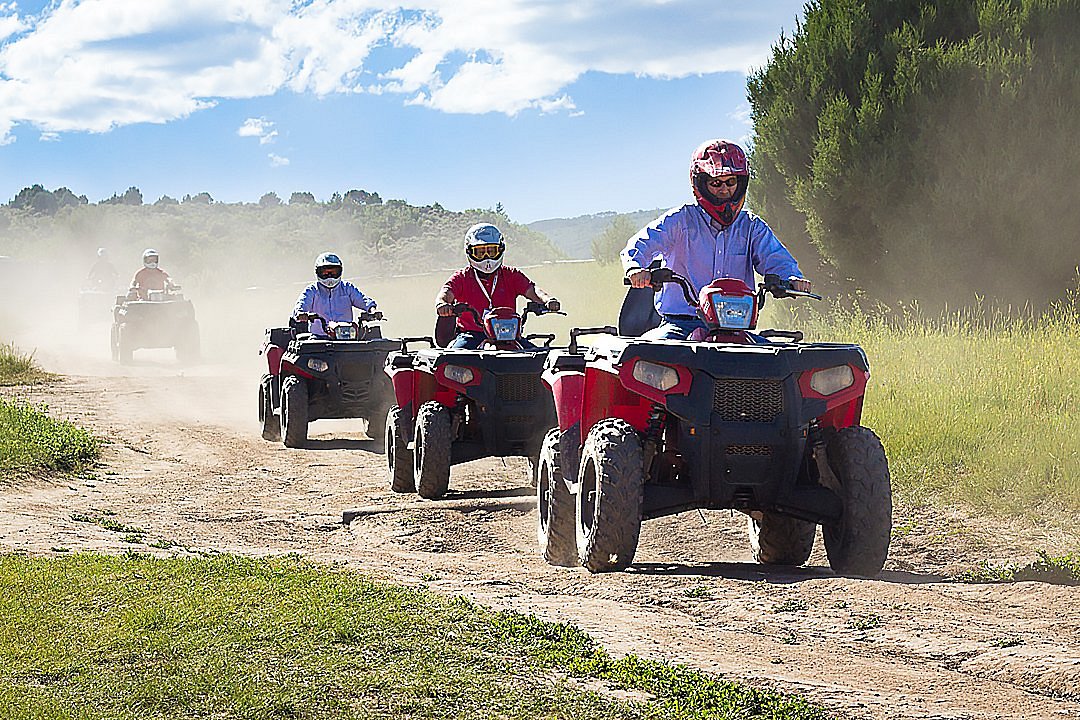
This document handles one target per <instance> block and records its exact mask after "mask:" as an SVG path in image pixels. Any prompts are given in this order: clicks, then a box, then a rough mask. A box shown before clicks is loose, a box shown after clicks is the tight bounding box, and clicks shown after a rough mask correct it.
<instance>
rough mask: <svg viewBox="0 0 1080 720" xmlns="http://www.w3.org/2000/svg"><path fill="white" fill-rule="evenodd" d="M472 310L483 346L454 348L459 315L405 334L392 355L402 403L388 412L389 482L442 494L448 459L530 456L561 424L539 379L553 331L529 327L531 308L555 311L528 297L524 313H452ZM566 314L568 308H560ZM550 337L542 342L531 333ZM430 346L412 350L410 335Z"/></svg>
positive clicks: (390, 366)
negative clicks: (420, 333) (427, 332)
mask: <svg viewBox="0 0 1080 720" xmlns="http://www.w3.org/2000/svg"><path fill="white" fill-rule="evenodd" d="M466 312H467V313H472V314H473V316H474V317H475V318H476V320H477V323H478V324H479V325H480V326H481V327H483V328H484V332H485V335H486V340H485V341H484V343H483V344H482V345H481V347H480V348H479V349H477V350H461V349H449V348H446V347H445V346H446V345H447V344H449V342H450V341H451V340H453V338H454V322H455V318H454V317H446V318H439V321H437V323H436V331H435V339H434V340H433V339H432V338H405V339H403V340H402V341H401V348H400V350H399V351H398V352H395V353H392V354H391V355H390V356H389V357H388V358H387V362H386V372H387V374H388V375H389V376H390V377H391V378H392V380H393V383H394V394H395V396H396V400H397V405H396V406H395V407H393V408H392V409H391V410H390V414H389V415H388V416H387V418H386V459H387V466H388V469H389V473H390V487H391V488H392V489H393V490H394V491H395V492H414V491H415V492H418V493H419V494H420V496H421V497H425V498H432V499H433V498H439V497H442V496H443V495H444V494H445V493H446V491H447V488H448V486H449V483H450V466H451V465H456V464H458V463H463V462H468V461H469V460H476V459H479V458H483V457H508V456H524V457H528V458H532V459H533V460H534V461H535V459H536V457H537V455H538V453H539V452H540V444H541V442H542V440H543V437H544V433H545V432H546V431H547V430H548V428H550V427H551V426H552V425H554V424H555V406H554V404H553V403H552V399H551V393H550V392H548V390H547V388H545V387H544V385H543V383H542V382H541V381H540V373H541V372H543V369H544V359H545V358H546V357H547V354H548V347H549V346H550V344H551V342H552V341H553V340H554V339H555V336H554V335H529V336H527V337H525V338H522V334H521V332H522V328H523V327H524V325H525V320H526V318H527V317H528V315H529V313H532V314H534V315H543V314H546V313H548V312H552V311H549V310H547V309H546V308H545V306H544V305H542V304H541V303H534V302H530V303H528V304H527V305H526V306H525V311H524V312H523V313H522V314H521V315H520V316H519V315H518V314H517V312H516V311H515V310H514V309H513V308H492V309H491V310H489V311H488V312H487V313H485V315H484V317H483V319H481V318H480V317H479V316H478V315H477V313H476V311H475V310H473V309H472V308H470V307H469V306H468V305H465V304H464V303H458V304H457V305H455V306H454V313H455V316H456V315H460V314H462V313H466ZM559 314H562V313H559ZM541 338H542V339H544V340H545V344H544V346H543V347H540V348H537V347H535V346H534V345H533V344H532V343H531V341H532V340H534V339H541ZM413 341H426V342H428V343H429V345H430V347H428V348H423V349H420V350H415V351H409V350H408V343H410V342H413Z"/></svg>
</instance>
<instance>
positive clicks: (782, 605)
mask: <svg viewBox="0 0 1080 720" xmlns="http://www.w3.org/2000/svg"><path fill="white" fill-rule="evenodd" d="M806 607H807V606H806V601H805V600H801V599H799V598H788V599H787V600H784V601H783V602H779V603H777V604H776V605H773V609H772V611H773V612H774V613H795V612H803V611H805V610H806Z"/></svg>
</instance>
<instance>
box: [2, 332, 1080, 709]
mask: <svg viewBox="0 0 1080 720" xmlns="http://www.w3.org/2000/svg"><path fill="white" fill-rule="evenodd" d="M39 360H41V361H42V362H44V364H45V365H46V366H47V367H49V369H55V370H60V371H67V372H72V371H74V372H75V374H72V375H69V376H68V378H67V379H66V380H64V381H62V382H60V383H57V384H55V385H52V386H48V387H44V388H38V389H34V390H33V391H31V392H28V391H26V390H25V389H23V390H18V389H15V390H12V389H9V390H8V391H7V392H6V394H8V395H11V394H12V393H18V394H20V395H22V396H23V397H29V398H30V399H31V400H32V401H34V402H45V403H47V404H48V405H49V407H50V410H51V412H53V413H54V414H56V415H58V416H61V417H65V418H68V419H71V420H73V421H76V422H78V423H80V424H82V425H84V426H86V427H88V428H90V429H92V430H93V431H94V432H95V433H96V434H98V435H99V436H101V437H103V438H105V439H106V442H107V443H108V444H107V446H106V448H105V451H104V455H103V462H102V466H101V467H100V468H99V469H98V470H97V471H96V473H95V477H93V478H92V479H89V480H75V481H67V480H64V481H60V482H56V481H52V480H48V479H40V478H39V479H34V478H21V479H18V480H17V481H16V482H15V483H14V485H9V484H0V551H4V552H8V551H13V550H16V551H28V552H32V553H41V554H50V553H56V552H63V551H88V550H96V551H106V552H122V551H127V550H135V551H139V552H152V553H158V554H162V555H167V554H169V553H178V552H198V551H221V552H233V553H243V554H251V555H264V554H279V553H290V552H296V553H301V554H303V555H305V556H307V557H310V558H313V559H316V560H319V561H325V562H339V563H344V564H346V565H347V566H349V567H352V568H355V569H357V570H362V571H364V572H368V573H372V574H374V575H377V576H382V577H386V578H388V579H391V580H393V581H394V582H401V583H409V584H424V585H426V586H428V587H429V588H431V589H434V590H436V591H439V592H446V593H456V594H464V595H467V596H469V597H471V598H473V599H475V600H477V601H480V602H482V603H485V604H488V605H490V606H495V607H499V608H512V609H515V610H519V611H522V612H528V613H534V614H536V615H538V616H540V617H542V618H545V619H548V620H556V621H566V622H571V623H574V624H576V625H578V626H579V627H581V628H583V629H585V630H586V631H588V632H589V633H591V634H592V635H593V636H594V637H596V638H597V639H598V640H600V641H602V642H603V643H604V644H605V645H606V646H607V647H609V649H611V650H612V651H614V652H616V653H618V652H632V653H635V654H638V655H640V656H644V657H649V658H656V659H664V660H669V661H674V662H682V663H687V664H690V665H693V666H697V667H700V668H702V669H704V670H706V671H708V672H711V673H717V674H721V675H723V676H725V677H729V678H734V679H740V680H744V681H747V682H751V683H755V684H758V685H763V686H767V687H772V688H776V689H780V690H783V691H788V692H797V693H802V694H803V695H805V696H806V697H808V698H809V699H811V700H813V701H815V702H818V703H822V704H824V705H826V706H828V707H830V708H832V709H833V710H834V711H835V712H836V713H837V714H838V715H839V716H841V717H850V718H971V719H975V718H979V719H982V718H1003V717H1008V718H1074V717H1080V689H1078V688H1080V588H1076V587H1063V586H1056V585H1049V584H1043V583H1032V582H1022V583H1012V584H995V585H987V584H963V583H958V582H953V581H951V580H950V579H949V578H951V577H953V576H955V574H956V573H957V572H959V571H960V570H962V569H964V568H971V567H975V566H977V565H978V564H979V563H980V562H982V561H992V562H1001V561H1013V562H1024V563H1026V562H1030V561H1031V560H1033V559H1034V558H1035V550H1037V549H1045V550H1048V551H1050V552H1051V553H1054V552H1065V551H1068V550H1072V549H1075V547H1076V546H1077V542H1076V538H1073V537H1068V536H1064V535H1052V534H1049V533H1048V532H1047V531H1045V530H1040V529H1039V528H1025V527H1019V526H1011V527H1008V528H1002V527H1000V526H999V525H997V524H985V521H982V520H980V519H978V518H970V517H960V516H957V517H939V516H936V515H934V514H931V513H929V512H925V511H918V510H914V509H912V508H902V507H901V508H898V509H897V511H896V517H895V518H894V524H895V526H896V528H897V530H896V537H895V538H894V543H893V548H892V551H891V553H890V558H889V561H888V563H887V564H886V570H885V572H884V573H883V574H882V576H881V578H880V579H878V580H872V581H868V580H850V579H846V578H838V577H836V576H834V575H833V574H832V573H831V572H830V571H829V570H828V565H827V562H826V561H825V558H824V554H823V552H822V550H821V541H820V537H819V539H818V543H817V547H816V548H815V551H814V555H813V556H812V558H811V561H810V564H809V566H808V567H806V568H803V569H799V570H795V571H791V570H787V571H783V570H775V569H771V568H764V567H762V566H759V565H756V564H754V563H753V562H752V561H751V560H750V552H749V548H748V545H747V540H746V535H745V525H744V519H743V517H742V516H741V515H738V514H736V515H734V516H732V515H730V514H728V513H720V512H713V513H696V512H695V513H689V514H684V515H681V516H678V517H674V518H668V519H664V520H657V521H652V522H649V523H646V524H645V526H644V528H643V533H642V542H641V547H640V550H639V552H638V555H637V558H636V562H635V564H634V566H633V567H632V568H631V569H630V571H628V572H625V573H618V574H608V575H599V576H594V575H590V574H589V573H587V572H586V571H584V570H583V569H577V570H566V569H560V568H553V567H549V566H547V565H546V564H545V563H544V562H543V560H542V559H541V558H540V557H539V555H538V554H537V551H536V540H535V529H534V523H535V518H536V513H535V509H534V500H533V495H532V489H531V487H530V484H529V481H528V477H527V472H526V467H525V464H524V462H523V461H517V460H513V461H507V462H505V463H504V462H501V461H492V460H485V461H479V462H475V463H470V464H468V465H465V466H462V467H458V468H455V469H454V470H453V473H452V475H451V484H450V487H451V493H450V494H449V495H448V497H447V498H446V499H445V500H442V501H438V502H431V501H423V500H420V499H419V498H417V497H416V496H402V495H397V494H394V493H391V492H390V491H389V488H388V485H387V482H386V479H385V471H384V465H383V462H384V458H383V456H381V455H379V454H376V453H374V452H373V451H372V450H371V443H369V442H366V441H364V440H362V438H363V437H364V435H363V434H362V433H360V432H358V431H359V429H360V427H361V426H359V425H353V426H349V425H345V426H342V425H341V424H338V425H334V424H331V423H317V424H316V425H313V426H312V434H313V438H314V439H313V442H312V443H311V447H310V448H309V449H304V450H289V449H285V448H284V447H282V446H281V445H280V444H276V443H275V444H271V443H267V442H264V441H263V440H261V439H260V438H259V435H258V427H257V422H256V385H257V378H258V368H257V365H255V362H256V360H257V358H252V363H251V366H250V367H245V368H243V370H242V372H239V371H237V370H231V371H229V372H226V371H225V370H224V369H223V368H221V367H213V366H202V367H199V368H194V369H192V370H188V371H182V370H180V369H178V368H177V367H176V366H175V365H174V364H173V362H172V359H171V356H170V355H169V354H168V352H167V351H165V354H164V355H161V356H158V355H154V354H151V355H150V356H149V359H147V360H142V361H140V362H139V363H138V364H137V365H135V366H133V367H130V368H123V369H120V368H117V367H116V366H113V365H110V364H108V363H107V362H97V363H85V362H80V363H77V364H74V366H71V365H72V363H66V364H65V362H64V357H63V356H62V355H52V356H49V355H46V356H40V355H39ZM65 365H67V366H65ZM328 431H333V433H334V434H333V435H330V434H326V433H327V432H328ZM343 516H346V517H348V519H349V520H350V522H348V523H347V524H346V523H345V522H343ZM94 518H109V519H111V520H113V521H115V522H116V523H119V524H120V525H123V526H126V527H127V530H125V531H120V532H117V531H112V530H108V529H106V528H105V527H104V526H103V525H102V524H100V523H95V522H92V520H93V519H94Z"/></svg>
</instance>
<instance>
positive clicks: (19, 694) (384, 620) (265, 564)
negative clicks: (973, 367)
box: [0, 554, 826, 720]
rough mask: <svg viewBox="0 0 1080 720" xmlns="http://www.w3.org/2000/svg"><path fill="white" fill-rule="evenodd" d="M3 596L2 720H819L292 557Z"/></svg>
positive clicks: (93, 568)
mask: <svg viewBox="0 0 1080 720" xmlns="http://www.w3.org/2000/svg"><path fill="white" fill-rule="evenodd" d="M0 587H3V588H4V592H3V593H0V707H3V708H5V711H6V712H5V718H10V719H11V720H22V719H24V718H25V719H27V720H28V719H29V718H35V719H41V720H53V719H60V718H64V719H66V718H87V719H90V718H110V719H113V718H115V719H117V720H123V719H127V718H132V719H134V718H147V717H153V718H189V717H207V718H209V717H213V718H217V719H222V720H224V719H231V718H244V719H250V718H267V719H269V718H296V719H311V720H316V719H319V718H345V717H364V718H368V717H371V718H380V717H385V718H390V717H395V718H396V717H408V718H515V719H516V718H661V717H663V718H740V719H744V718H750V719H753V718H787V719H793V720H801V719H811V718H814V719H817V718H824V717H826V715H825V714H824V712H823V711H821V710H819V709H816V708H814V707H812V706H810V705H808V704H807V703H805V702H804V701H802V700H800V699H797V698H788V697H783V696H780V695H777V694H775V693H772V692H766V691H759V690H754V689H751V688H747V687H745V686H741V685H738V684H734V683H730V682H727V681H724V680H720V679H717V678H714V677H710V676H707V675H704V674H702V673H700V672H697V671H694V670H690V669H688V668H686V667H682V666H672V665H667V664H663V663H658V662H653V661H646V660H642V659H639V658H636V657H633V656H627V657H623V658H613V657H611V656H610V655H608V654H607V653H606V652H605V651H604V650H603V649H602V648H600V647H599V646H598V645H597V644H596V643H595V642H594V641H593V640H592V639H591V638H589V637H588V636H587V635H585V634H584V633H582V632H580V631H579V630H577V629H575V628H573V627H571V626H567V625H558V624H552V623H546V622H542V621H540V620H537V619H536V618H532V617H527V616H522V615H518V614H513V613H506V612H498V613H497V612H494V611H490V610H486V609H484V608H482V607H480V606H477V605H474V604H472V603H470V602H468V601H467V600H465V599H463V598H446V597H442V596H437V595H434V594H432V593H429V592H425V591H422V590H417V589H407V588H402V587H395V586H390V585H385V584H380V583H376V582H373V581H371V580H369V579H366V578H364V577H363V576H360V575H357V574H354V573H349V572H345V571H338V570H331V571H327V569H326V568H319V567H317V566H314V565H311V564H308V563H305V562H302V561H300V560H298V559H296V558H293V557H286V558H277V559H268V560H255V559H244V558H239V557H234V556H216V557H213V558H208V559H207V558H202V559H180V558H177V559H170V560H154V559H151V558H148V557H145V556H138V555H128V556H125V557H106V556H99V555H82V554H64V555H62V556H60V557H58V558H51V559H45V558H29V557H25V556H20V555H4V556H0ZM568 678H581V679H593V680H601V681H604V682H605V683H607V684H609V685H612V686H617V687H621V688H624V689H631V690H637V691H640V692H641V693H644V695H643V696H642V697H644V698H646V699H644V700H642V701H638V702H632V703H630V702H625V701H618V700H615V699H612V698H611V697H606V696H601V695H597V694H595V693H592V692H586V691H584V690H582V689H581V685H580V683H578V682H575V681H573V680H568Z"/></svg>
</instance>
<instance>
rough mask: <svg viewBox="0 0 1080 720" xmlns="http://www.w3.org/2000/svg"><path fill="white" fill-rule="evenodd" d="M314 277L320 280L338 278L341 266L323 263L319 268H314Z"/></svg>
mask: <svg viewBox="0 0 1080 720" xmlns="http://www.w3.org/2000/svg"><path fill="white" fill-rule="evenodd" d="M315 277H317V278H319V279H320V280H326V279H327V278H340V277H341V266H339V265H324V266H323V267H321V268H315Z"/></svg>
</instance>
